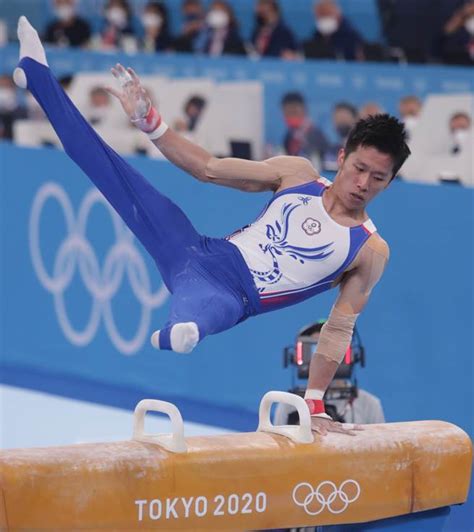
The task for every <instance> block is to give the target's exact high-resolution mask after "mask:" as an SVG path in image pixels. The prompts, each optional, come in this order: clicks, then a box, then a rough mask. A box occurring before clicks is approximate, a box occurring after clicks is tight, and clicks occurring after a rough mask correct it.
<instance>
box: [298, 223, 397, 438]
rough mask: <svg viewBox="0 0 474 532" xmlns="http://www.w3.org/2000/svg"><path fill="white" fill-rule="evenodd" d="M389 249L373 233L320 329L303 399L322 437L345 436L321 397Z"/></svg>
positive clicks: (384, 263) (383, 266)
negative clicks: (340, 433) (328, 414)
mask: <svg viewBox="0 0 474 532" xmlns="http://www.w3.org/2000/svg"><path fill="white" fill-rule="evenodd" d="M389 253H390V252H389V247H388V245H387V243H386V242H385V240H383V239H382V238H381V237H380V236H379V235H378V234H377V233H374V234H373V235H372V236H371V237H370V238H369V239H368V240H367V242H366V243H365V244H364V246H363V247H362V249H361V250H360V252H359V254H358V256H357V258H356V260H355V266H354V268H353V269H352V270H351V271H349V272H347V273H346V274H345V275H344V276H343V279H342V281H341V285H340V292H339V295H338V297H337V300H336V303H335V304H334V307H333V308H332V311H331V314H330V315H329V318H328V320H327V322H326V323H325V324H324V325H323V328H322V329H321V334H320V336H319V341H318V346H317V349H316V353H315V354H314V356H313V359H312V360H311V364H310V367H309V378H308V388H307V390H306V394H305V399H306V402H307V403H308V406H309V408H310V412H311V414H312V419H311V421H312V426H313V430H316V431H317V432H320V433H321V434H325V433H326V432H327V431H331V432H347V430H346V429H344V427H343V426H342V425H341V424H340V423H334V422H333V421H331V420H330V419H328V417H329V416H327V415H326V414H325V413H324V404H323V401H322V399H323V396H324V393H325V391H326V389H327V388H328V386H329V384H330V383H331V381H332V379H333V378H334V375H335V373H336V370H337V368H338V366H339V364H340V363H341V361H342V359H343V358H344V354H345V352H346V350H347V346H348V345H350V343H351V339H352V332H353V329H354V324H355V322H356V319H357V317H358V316H359V314H360V313H361V312H362V309H363V308H364V307H365V305H366V304H367V302H368V300H369V297H370V293H371V292H372V289H373V288H374V286H375V285H376V284H377V283H378V281H379V280H380V278H381V277H382V274H383V271H384V269H385V265H386V264H387V261H388V258H389Z"/></svg>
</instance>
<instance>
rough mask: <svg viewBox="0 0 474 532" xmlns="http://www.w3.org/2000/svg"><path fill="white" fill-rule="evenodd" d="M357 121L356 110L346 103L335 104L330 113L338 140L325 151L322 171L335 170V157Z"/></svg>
mask: <svg viewBox="0 0 474 532" xmlns="http://www.w3.org/2000/svg"><path fill="white" fill-rule="evenodd" d="M357 119H358V113H357V109H356V108H355V107H354V106H353V105H352V104H351V103H348V102H339V103H337V104H336V105H335V106H334V108H333V111H332V122H333V127H334V130H335V131H336V133H337V136H338V140H337V142H336V143H334V144H332V145H331V146H330V148H329V149H328V150H327V152H326V155H325V158H324V161H323V168H324V170H330V171H336V170H337V155H338V153H339V150H340V149H341V148H343V147H344V146H345V144H346V140H347V137H348V136H349V133H350V131H351V129H352V128H353V126H354V125H355V123H356V122H357Z"/></svg>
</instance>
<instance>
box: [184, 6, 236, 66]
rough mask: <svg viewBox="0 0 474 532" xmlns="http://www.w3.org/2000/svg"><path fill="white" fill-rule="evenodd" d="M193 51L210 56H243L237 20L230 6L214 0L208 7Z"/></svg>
mask: <svg viewBox="0 0 474 532" xmlns="http://www.w3.org/2000/svg"><path fill="white" fill-rule="evenodd" d="M194 49H195V51H196V52H201V53H204V54H207V55H211V56H214V57H216V56H219V55H222V54H233V55H244V54H245V53H246V50H245V47H244V43H243V41H242V38H241V37H240V35H239V30H238V25H237V20H236V18H235V15H234V11H233V10H232V8H231V6H230V4H229V3H228V2H226V1H225V0H214V1H213V2H211V4H210V5H209V9H208V12H207V15H206V23H205V25H204V27H203V29H202V30H201V33H200V35H199V36H198V37H197V38H196V42H195V46H194Z"/></svg>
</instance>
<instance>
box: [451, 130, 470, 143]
mask: <svg viewBox="0 0 474 532" xmlns="http://www.w3.org/2000/svg"><path fill="white" fill-rule="evenodd" d="M452 134H453V140H454V144H456V145H462V144H464V142H465V141H466V140H467V138H468V137H469V129H456V130H454V131H453V133H452Z"/></svg>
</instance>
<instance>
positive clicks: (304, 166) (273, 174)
mask: <svg viewBox="0 0 474 532" xmlns="http://www.w3.org/2000/svg"><path fill="white" fill-rule="evenodd" d="M112 74H113V75H114V77H115V78H116V79H117V80H118V81H119V83H120V85H121V89H120V90H118V89H115V88H113V87H106V89H107V90H108V91H109V92H110V93H111V94H112V95H113V96H115V97H116V98H118V99H119V100H120V103H121V104H122V107H123V109H124V111H125V113H126V114H127V115H128V116H129V117H130V119H131V120H132V122H133V123H134V124H135V125H136V126H137V127H138V128H139V129H141V130H142V131H144V132H145V133H147V134H148V135H149V137H150V139H151V140H152V142H153V143H154V144H155V146H156V147H157V148H158V149H159V150H160V151H161V153H162V154H163V155H164V156H165V157H166V158H167V159H168V160H169V161H170V162H172V163H173V164H175V165H176V166H178V167H179V168H181V169H183V170H184V171H186V172H188V173H189V174H191V175H192V176H194V177H195V178H196V179H199V180H200V181H203V182H205V183H214V184H217V185H223V186H227V187H231V188H237V189H239V190H244V191H247V192H260V191H265V190H272V191H277V190H283V189H285V188H288V187H291V186H295V185H298V184H301V183H305V182H308V181H313V180H315V179H318V178H319V174H318V172H317V171H316V170H315V169H314V168H313V166H312V165H311V163H310V162H309V161H308V160H306V159H304V158H302V157H287V156H280V157H273V158H271V159H267V160H265V161H247V160H244V159H237V158H233V157H227V158H222V159H219V158H216V157H213V156H212V155H211V154H210V153H209V152H208V151H206V150H205V149H204V148H202V147H200V146H198V145H197V144H194V143H193V142H191V141H189V140H188V139H186V138H184V137H183V136H181V135H180V134H178V133H176V132H175V131H172V130H171V129H170V128H168V127H167V126H166V124H165V123H164V122H163V121H162V119H161V116H160V115H159V113H158V111H157V110H156V109H154V108H153V107H152V105H151V101H150V98H149V96H148V95H147V94H146V91H145V89H144V88H143V87H142V85H141V83H140V79H139V78H138V76H137V75H136V74H135V72H134V71H133V70H132V69H130V68H128V69H125V68H124V67H123V66H122V65H119V64H118V65H116V67H115V68H113V69H112ZM144 101H145V102H146V105H143V102H144Z"/></svg>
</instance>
